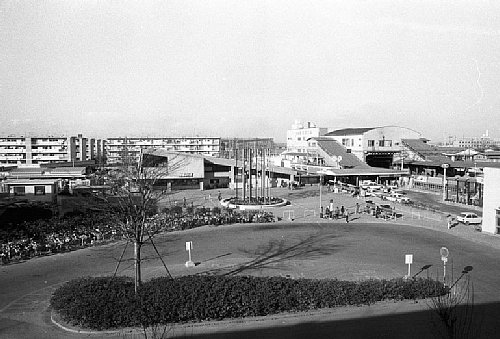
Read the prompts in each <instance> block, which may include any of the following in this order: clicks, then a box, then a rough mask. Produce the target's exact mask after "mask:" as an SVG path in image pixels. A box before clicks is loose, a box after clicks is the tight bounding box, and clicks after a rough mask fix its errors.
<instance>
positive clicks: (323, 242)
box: [200, 233, 340, 275]
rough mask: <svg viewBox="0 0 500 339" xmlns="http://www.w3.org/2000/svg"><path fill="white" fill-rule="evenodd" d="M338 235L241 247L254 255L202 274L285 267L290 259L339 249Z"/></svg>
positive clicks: (224, 273) (299, 258)
mask: <svg viewBox="0 0 500 339" xmlns="http://www.w3.org/2000/svg"><path fill="white" fill-rule="evenodd" d="M336 237H337V236H336V235H333V234H324V233H317V234H313V235H310V236H308V237H306V238H304V239H299V240H286V239H271V240H269V241H268V242H267V243H266V244H264V245H261V246H258V247H257V249H245V248H242V249H239V250H238V251H239V252H240V253H243V254H245V255H246V256H248V257H253V259H251V260H250V261H248V262H245V263H243V264H239V265H235V266H230V267H224V268H217V269H213V270H208V271H204V272H201V273H200V274H218V275H236V274H240V273H246V274H249V273H251V272H252V271H256V270H262V269H277V268H279V269H283V268H284V267H286V265H287V263H288V262H289V261H290V260H311V259H315V258H320V257H323V256H325V255H331V254H333V253H334V252H335V251H338V250H339V249H340V245H338V244H334V243H332V240H333V239H334V238H336Z"/></svg>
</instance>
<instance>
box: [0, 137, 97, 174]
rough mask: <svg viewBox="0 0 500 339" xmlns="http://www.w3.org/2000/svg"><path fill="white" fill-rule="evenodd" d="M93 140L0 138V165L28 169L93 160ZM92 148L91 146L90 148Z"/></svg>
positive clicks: (80, 138) (75, 138) (76, 138)
mask: <svg viewBox="0 0 500 339" xmlns="http://www.w3.org/2000/svg"><path fill="white" fill-rule="evenodd" d="M92 145H96V141H95V140H94V139H88V138H85V137H83V135H81V134H78V135H77V136H72V137H66V136H61V137H55V136H43V137H42V136H38V137H34V136H0V165H16V166H23V165H24V166H29V165H39V164H47V163H57V162H70V161H85V160H93V159H94V158H95V157H94V153H95V151H93V150H91V149H90V147H91V146H92ZM92 147H93V146H92Z"/></svg>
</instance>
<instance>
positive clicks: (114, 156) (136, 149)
mask: <svg viewBox="0 0 500 339" xmlns="http://www.w3.org/2000/svg"><path fill="white" fill-rule="evenodd" d="M150 148H163V149H165V150H170V151H177V152H184V153H189V154H202V155H208V156H219V152H220V138H218V137H179V138H174V137H168V138H157V137H147V138H140V137H139V138H135V137H132V138H129V137H118V138H108V139H106V143H105V156H106V163H107V164H109V165H113V164H115V165H116V164H127V163H131V162H135V161H138V159H139V156H140V154H141V150H145V149H150Z"/></svg>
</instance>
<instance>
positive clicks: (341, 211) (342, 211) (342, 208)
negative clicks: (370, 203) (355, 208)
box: [340, 205, 345, 216]
mask: <svg viewBox="0 0 500 339" xmlns="http://www.w3.org/2000/svg"><path fill="white" fill-rule="evenodd" d="M344 212H345V208H344V205H342V207H340V215H341V216H344Z"/></svg>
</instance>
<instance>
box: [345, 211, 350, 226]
mask: <svg viewBox="0 0 500 339" xmlns="http://www.w3.org/2000/svg"><path fill="white" fill-rule="evenodd" d="M345 222H346V223H347V224H348V223H349V211H346V214H345Z"/></svg>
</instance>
